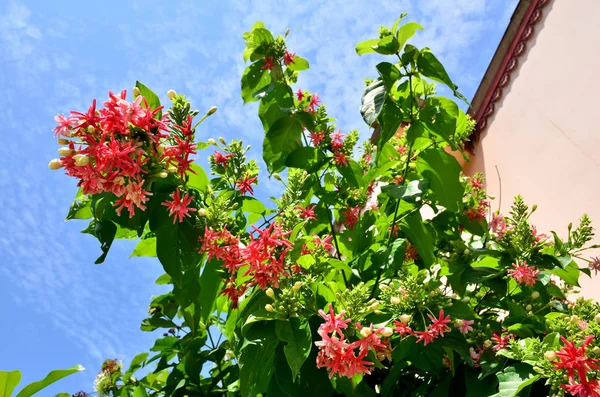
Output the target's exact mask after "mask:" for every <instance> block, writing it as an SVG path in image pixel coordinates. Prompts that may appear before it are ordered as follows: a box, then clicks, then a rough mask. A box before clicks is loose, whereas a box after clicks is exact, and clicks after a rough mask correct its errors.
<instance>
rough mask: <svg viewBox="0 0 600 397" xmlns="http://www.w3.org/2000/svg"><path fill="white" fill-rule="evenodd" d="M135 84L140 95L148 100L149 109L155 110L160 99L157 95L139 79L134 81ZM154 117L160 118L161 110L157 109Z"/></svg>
mask: <svg viewBox="0 0 600 397" xmlns="http://www.w3.org/2000/svg"><path fill="white" fill-rule="evenodd" d="M135 86H136V87H137V88H138V89H139V90H140V95H141V96H143V97H144V98H146V102H148V107H149V108H150V110H155V109H158V108H159V107H160V99H158V95H156V94H155V93H154V91H152V90H151V89H150V88H148V87H146V86H145V85H143V84H142V83H140V82H139V81H136V82H135ZM142 103H143V102H142ZM154 117H155V118H156V119H157V120H160V119H161V118H162V111H159V112H158V113H157V114H156V115H155V116H154Z"/></svg>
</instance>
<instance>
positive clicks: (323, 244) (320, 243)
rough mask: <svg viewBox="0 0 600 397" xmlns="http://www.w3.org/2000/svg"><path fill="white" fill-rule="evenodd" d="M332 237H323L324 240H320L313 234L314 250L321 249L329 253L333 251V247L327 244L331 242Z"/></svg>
mask: <svg viewBox="0 0 600 397" xmlns="http://www.w3.org/2000/svg"><path fill="white" fill-rule="evenodd" d="M331 238H332V236H325V238H323V239H321V238H320V237H319V236H317V235H316V234H313V242H314V244H315V248H319V247H323V249H324V250H325V251H330V250H332V249H333V245H331V244H330V243H329V242H330V241H331Z"/></svg>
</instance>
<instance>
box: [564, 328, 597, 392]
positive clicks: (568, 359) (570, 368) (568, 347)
mask: <svg viewBox="0 0 600 397" xmlns="http://www.w3.org/2000/svg"><path fill="white" fill-rule="evenodd" d="M560 339H561V340H562V341H563V343H564V344H565V346H564V347H562V348H561V349H560V351H559V352H556V355H557V356H558V361H556V362H554V363H553V364H554V369H555V370H557V369H566V370H567V374H568V375H569V381H570V382H571V383H572V382H573V380H574V379H575V373H577V376H578V378H579V382H581V383H582V384H586V383H588V380H587V372H588V371H593V370H600V367H598V365H597V364H599V363H600V360H598V359H595V358H590V357H587V356H586V354H585V348H586V347H587V346H588V345H589V344H590V342H591V341H592V339H594V335H589V336H588V337H587V338H586V339H585V341H584V342H583V343H582V344H581V346H579V347H575V343H574V342H572V341H568V340H567V339H565V338H564V337H563V336H561V337H560Z"/></svg>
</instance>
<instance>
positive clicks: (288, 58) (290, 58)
mask: <svg viewBox="0 0 600 397" xmlns="http://www.w3.org/2000/svg"><path fill="white" fill-rule="evenodd" d="M295 56H296V53H295V52H293V53H292V52H288V50H285V54H284V55H283V63H284V64H285V66H287V65H289V64H290V63H294V64H295V63H296V62H295V61H294V57H295Z"/></svg>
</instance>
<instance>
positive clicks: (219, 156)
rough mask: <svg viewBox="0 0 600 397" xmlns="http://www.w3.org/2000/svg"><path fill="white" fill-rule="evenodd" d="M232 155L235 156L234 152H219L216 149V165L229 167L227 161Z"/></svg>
mask: <svg viewBox="0 0 600 397" xmlns="http://www.w3.org/2000/svg"><path fill="white" fill-rule="evenodd" d="M232 157H233V153H229V154H223V153H221V152H217V151H216V150H215V154H214V155H213V161H214V162H215V164H216V165H219V166H221V167H223V168H227V162H228V161H229V159H230V158H232Z"/></svg>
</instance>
